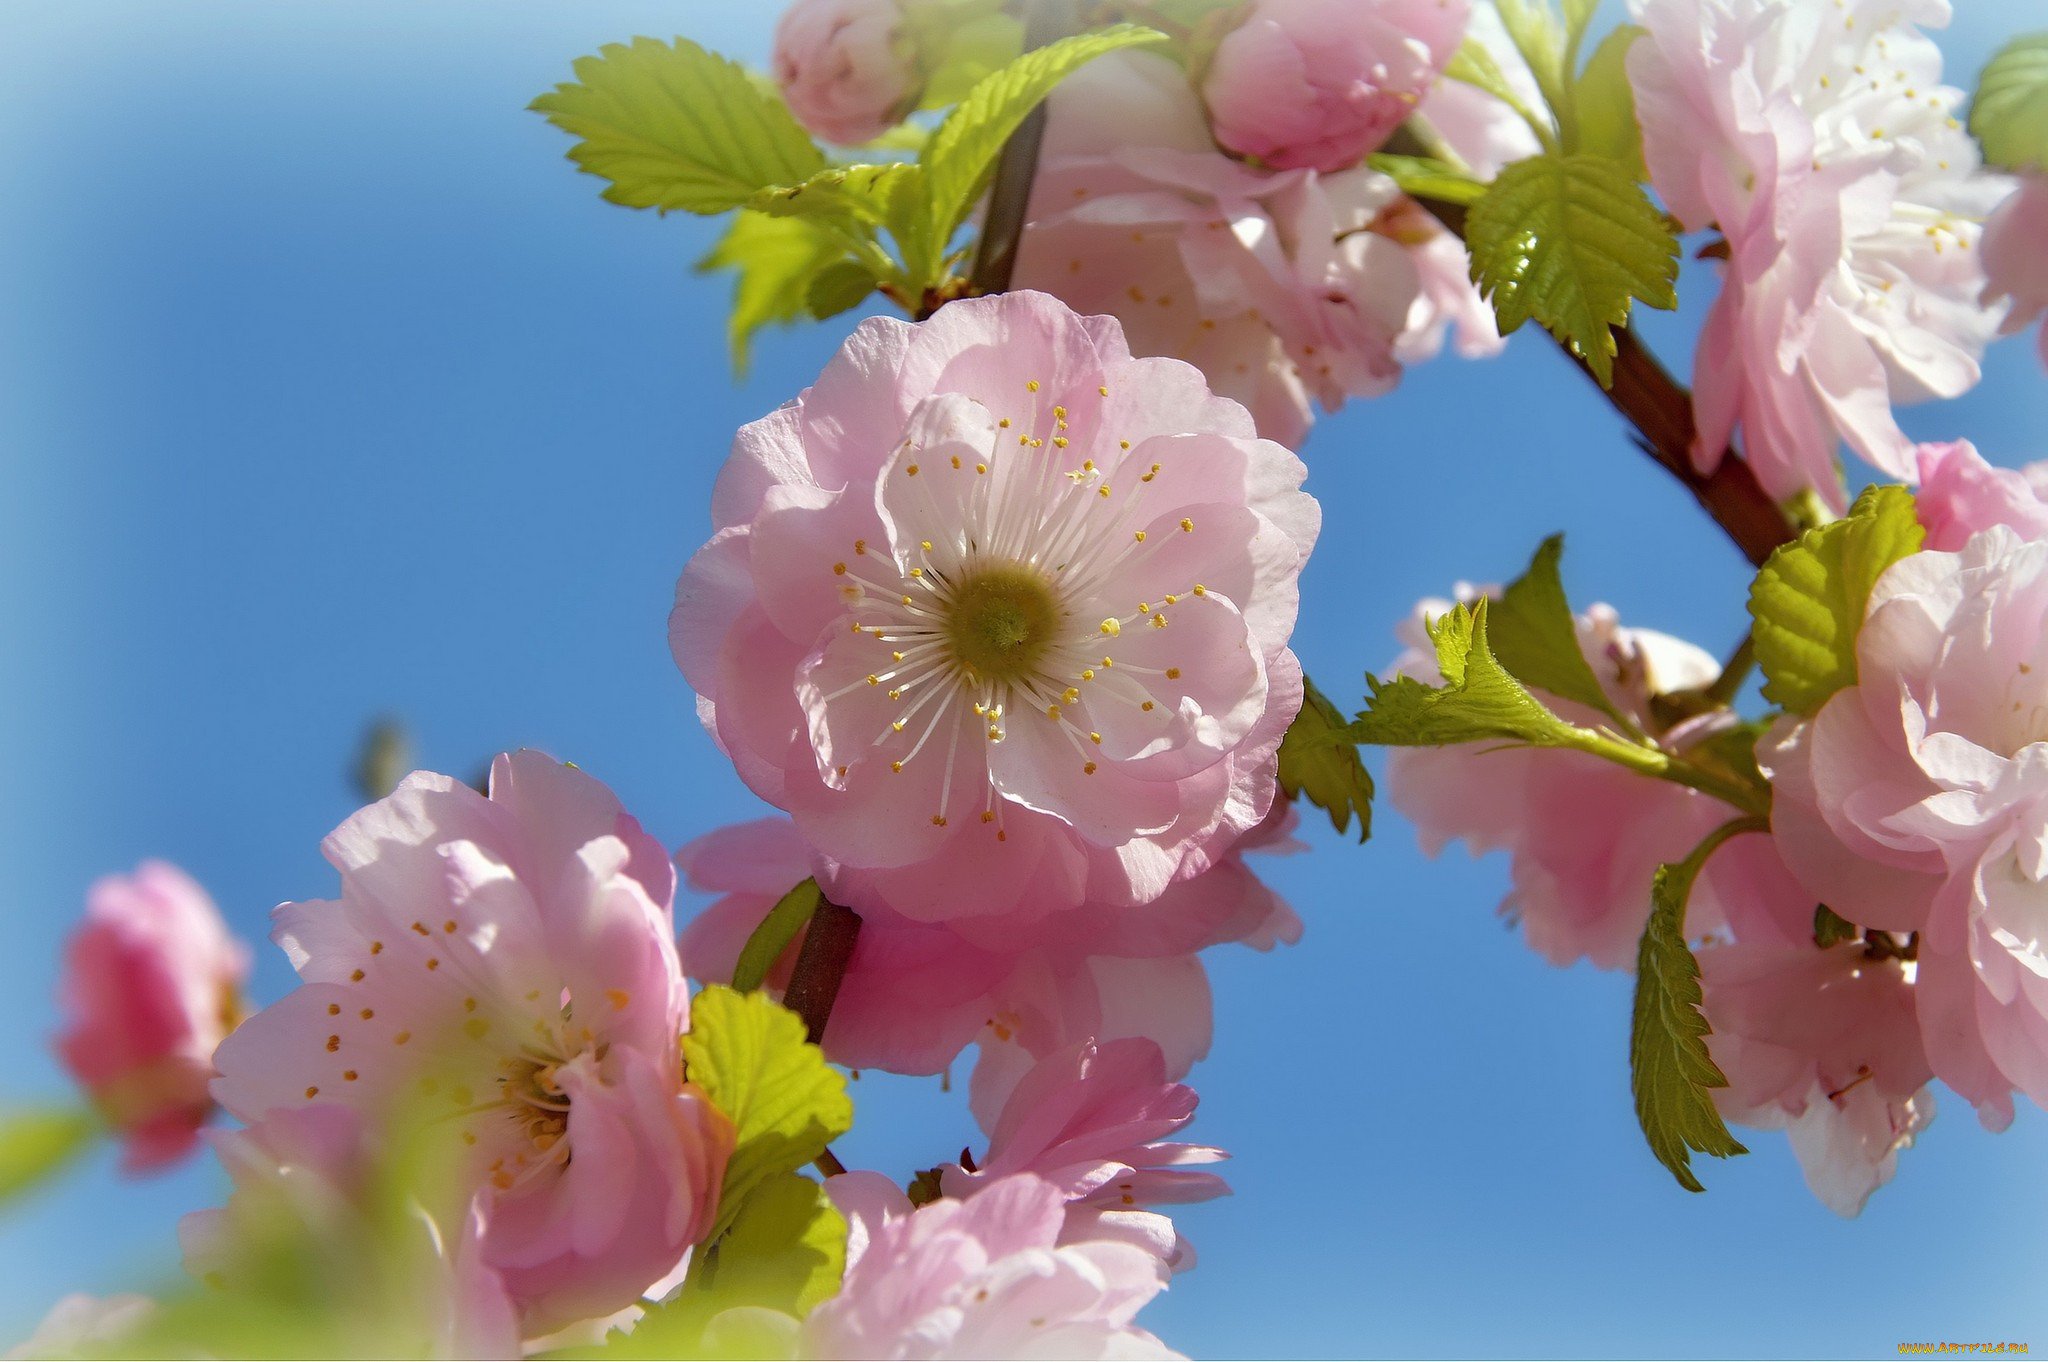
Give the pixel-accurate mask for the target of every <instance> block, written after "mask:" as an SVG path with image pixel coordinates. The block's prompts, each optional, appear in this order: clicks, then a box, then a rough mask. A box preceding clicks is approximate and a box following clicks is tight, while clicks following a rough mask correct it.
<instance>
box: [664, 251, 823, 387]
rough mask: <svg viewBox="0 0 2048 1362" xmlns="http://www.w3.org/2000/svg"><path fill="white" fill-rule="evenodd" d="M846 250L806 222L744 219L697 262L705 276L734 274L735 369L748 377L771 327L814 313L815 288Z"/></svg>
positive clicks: (731, 326) (731, 333)
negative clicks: (753, 348)
mask: <svg viewBox="0 0 2048 1362" xmlns="http://www.w3.org/2000/svg"><path fill="white" fill-rule="evenodd" d="M845 254H846V247H845V244H844V243H843V242H842V241H841V240H840V239H839V238H837V237H836V236H834V235H833V234H832V233H830V232H829V231H826V230H824V229H823V228H820V227H819V226H818V225H817V224H816V223H814V222H811V221H809V220H808V219H804V218H771V217H769V216H767V215H766V214H763V213H740V214H738V215H737V216H735V217H734V218H733V220H732V226H730V227H728V228H727V229H726V232H725V235H724V236H722V237H720V238H719V240H718V244H717V245H715V246H713V247H712V248H711V251H710V253H709V254H707V255H706V256H705V257H704V258H703V259H702V260H700V261H698V262H697V268H698V269H699V270H700V271H709V270H721V269H729V270H734V271H736V272H737V274H738V278H737V279H736V280H735V281H734V283H733V299H732V315H731V316H730V317H729V318H727V320H726V332H727V336H728V338H729V339H730V341H731V345H732V363H733V368H734V369H735V370H736V371H737V372H738V373H740V374H741V375H742V376H744V375H745V374H746V372H747V365H748V360H749V349H750V345H751V342H752V340H753V337H754V333H755V332H757V331H759V330H760V329H761V328H762V327H764V326H767V325H769V324H770V323H788V322H793V321H795V320H797V319H798V318H799V317H803V316H806V315H807V314H809V312H810V302H811V283H812V281H813V280H814V279H816V278H817V276H818V275H819V273H820V272H822V271H823V270H824V269H825V268H826V267H827V266H828V265H831V264H832V263H834V262H835V261H838V260H840V259H843V258H844V256H845Z"/></svg>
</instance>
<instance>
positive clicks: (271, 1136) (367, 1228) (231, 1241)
mask: <svg viewBox="0 0 2048 1362" xmlns="http://www.w3.org/2000/svg"><path fill="white" fill-rule="evenodd" d="M212 1143H213V1148H214V1151H215V1152H216V1153H217V1154H218V1155H219V1156H220V1161H221V1164H222V1166H223V1167H225V1168H226V1170H227V1173H228V1176H229V1177H230V1178H231V1179H232V1180H233V1183H234V1190H233V1192H232V1193H231V1194H230V1195H229V1198H228V1203H227V1205H226V1206H225V1207H223V1208H221V1209H218V1210H209V1211H197V1212H194V1213H193V1214H191V1215H188V1216H186V1217H185V1218H184V1220H183V1221H181V1222H180V1223H179V1226H178V1237H179V1239H180V1240H181V1242H182V1243H183V1245H184V1249H185V1266H186V1270H187V1271H189V1272H190V1273H191V1274H192V1275H193V1276H194V1277H197V1278H199V1279H200V1280H201V1281H204V1282H205V1283H207V1284H208V1286H210V1287H212V1288H213V1289H215V1290H226V1291H230V1292H233V1291H235V1290H237V1289H243V1288H253V1289H254V1290H255V1291H257V1292H259V1293H260V1292H261V1291H263V1290H264V1289H266V1287H265V1284H266V1283H267V1282H269V1281H272V1280H274V1279H275V1277H276V1274H277V1273H278V1271H279V1265H280V1261H283V1262H286V1263H290V1262H292V1261H293V1259H294V1258H297V1257H306V1258H310V1259H312V1260H313V1261H312V1262H310V1263H308V1264H307V1268H308V1273H307V1280H306V1282H305V1284H304V1286H305V1288H306V1289H308V1290H312V1291H317V1292H318V1293H320V1294H319V1296H318V1301H319V1303H320V1304H321V1305H323V1306H324V1307H325V1309H326V1311H328V1312H332V1314H333V1316H334V1318H333V1321H332V1324H331V1326H330V1327H332V1328H334V1329H337V1330H341V1331H345V1332H346V1334H347V1335H348V1336H349V1337H350V1338H351V1339H352V1340H353V1342H354V1343H355V1345H356V1346H358V1347H363V1348H364V1349H365V1351H368V1352H379V1351H383V1350H384V1349H386V1348H388V1349H390V1350H391V1351H392V1352H393V1353H394V1354H397V1355H410V1356H420V1357H484V1358H489V1357H517V1356H519V1354H520V1335H519V1327H518V1314H517V1311H516V1308H515V1306H514V1303H513V1301H512V1299H511V1298H510V1297H509V1296H508V1295H507V1294H506V1291H505V1285H504V1281H503V1279H502V1276H501V1274H500V1273H498V1272H497V1271H495V1270H494V1269H492V1268H491V1267H489V1266H488V1265H486V1263H485V1262H484V1253H483V1249H482V1243H481V1240H482V1235H483V1226H484V1216H485V1213H486V1208H487V1205H488V1193H487V1192H486V1191H485V1190H483V1189H478V1190H477V1191H476V1192H475V1193H474V1194H472V1195H471V1196H470V1197H469V1198H468V1199H467V1201H465V1200H464V1199H463V1198H462V1197H461V1195H460V1194H459V1193H458V1194H456V1195H455V1196H452V1197H450V1198H449V1200H450V1202H451V1203H452V1204H451V1205H450V1206H448V1207H447V1208H445V1210H446V1211H447V1212H449V1214H448V1216H447V1218H448V1219H449V1220H450V1221H451V1223H452V1227H453V1228H452V1229H451V1230H449V1231H446V1232H444V1231H443V1230H441V1229H439V1228H437V1227H435V1226H433V1224H432V1222H431V1219H430V1218H419V1219H414V1218H411V1217H405V1218H402V1219H401V1220H399V1222H398V1223H395V1224H394V1223H392V1222H391V1220H390V1217H389V1212H388V1210H386V1209H385V1207H387V1206H388V1205H391V1204H395V1203H396V1202H397V1201H398V1200H399V1199H400V1198H405V1199H408V1200H416V1199H417V1198H420V1197H422V1196H424V1197H427V1198H429V1199H431V1198H432V1197H433V1196H434V1195H435V1194H436V1192H437V1191H438V1190H439V1189H438V1188H436V1187H434V1186H431V1185H427V1186H421V1187H417V1188H410V1187H401V1186H398V1185H396V1184H392V1183H390V1179H391V1177H392V1176H393V1174H394V1170H393V1169H391V1168H389V1167H383V1168H380V1167H379V1163H380V1160H383V1159H388V1154H384V1153H382V1152H380V1151H379V1150H378V1149H377V1147H376V1141H375V1136H374V1134H373V1131H372V1128H371V1127H370V1126H369V1125H368V1124H367V1123H366V1121H365V1119H364V1116H363V1113H361V1112H360V1111H358V1110H356V1109H355V1108H352V1107H346V1106H341V1105H338V1104H335V1103H329V1102H316V1103H312V1104H310V1105H306V1106H300V1107H291V1108H284V1109H280V1110H278V1111H275V1112H273V1113H272V1114H271V1115H269V1116H267V1117H265V1118H264V1119H263V1120H261V1121H259V1122H257V1123H256V1124H255V1125H253V1126H251V1127H249V1128H248V1129H246V1130H237V1131H232V1132H225V1133H217V1134H215V1135H214V1136H213V1137H212ZM287 1270H289V1269H287ZM373 1300H374V1301H378V1302H382V1303H385V1305H386V1306H387V1307H388V1305H389V1304H390V1303H392V1302H404V1309H403V1310H402V1311H400V1312H398V1313H396V1314H393V1313H391V1312H390V1311H389V1310H388V1308H387V1309H386V1310H384V1311H382V1312H380V1313H379V1314H377V1315H376V1316H375V1317H374V1318H363V1317H360V1315H359V1310H360V1306H361V1304H362V1303H363V1302H366V1301H373ZM313 1321H314V1317H312V1316H310V1315H309V1317H308V1320H307V1322H308V1323H312V1322H313ZM366 1339H375V1340H378V1342H377V1343H376V1344H366V1343H365V1340H366Z"/></svg>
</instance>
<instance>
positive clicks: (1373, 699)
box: [1350, 599, 1592, 747]
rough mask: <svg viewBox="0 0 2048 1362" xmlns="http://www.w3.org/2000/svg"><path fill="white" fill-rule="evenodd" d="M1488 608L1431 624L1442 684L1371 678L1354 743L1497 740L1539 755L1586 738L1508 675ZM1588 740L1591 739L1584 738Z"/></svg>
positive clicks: (1476, 606) (1475, 606)
mask: <svg viewBox="0 0 2048 1362" xmlns="http://www.w3.org/2000/svg"><path fill="white" fill-rule="evenodd" d="M1486 629H1487V602H1486V601H1485V600H1483V599H1482V600H1478V601H1474V602H1473V603H1472V604H1471V605H1470V606H1469V607H1467V606H1464V605H1458V606H1453V607H1452V608H1451V611H1450V613H1448V614H1445V615H1440V616H1438V617H1437V618H1436V619H1434V620H1431V621H1430V625H1429V634H1430V639H1431V640H1432V641H1433V642H1434V643H1435V644H1436V651H1437V666H1438V668H1439V669H1440V670H1441V671H1442V672H1443V676H1444V684H1443V685H1442V686H1437V687H1432V686H1427V685H1424V684H1423V683H1422V682H1420V681H1417V680H1415V679H1414V678H1413V677H1407V676H1400V677H1395V678H1394V679H1393V680H1391V681H1385V682H1382V681H1380V680H1379V679H1378V678H1377V677H1371V676H1368V677H1367V678H1366V681H1367V683H1368V684H1369V685H1370V686H1371V687H1372V694H1371V696H1370V697H1369V698H1368V700H1367V709H1366V712H1365V713H1363V714H1361V715H1359V716H1358V718H1357V719H1355V720H1353V721H1352V724H1351V728H1350V733H1351V735H1352V738H1353V740H1354V741H1356V742H1369V743H1376V744H1379V745H1382V746H1387V747H1442V746H1445V745H1447V744H1450V743H1461V742H1483V741H1486V740H1488V739H1501V740H1505V741H1509V742H1524V743H1532V744H1535V745H1537V746H1543V747H1575V746H1579V745H1580V743H1579V741H1578V738H1579V735H1580V734H1581V733H1582V732H1583V730H1580V729H1576V728H1574V727H1573V726H1572V725H1571V724H1568V723H1566V722H1565V721H1564V720H1562V719H1560V718H1558V717H1557V716H1556V715H1555V714H1552V713H1551V712H1550V711H1549V710H1548V709H1546V708H1544V707H1543V703H1542V702H1541V701H1539V700H1538V699H1536V697H1535V696H1533V695H1531V694H1529V692H1528V691H1527V690H1526V689H1525V688H1524V687H1523V686H1522V683H1521V682H1519V681H1517V680H1515V678H1514V677H1512V676H1510V675H1508V673H1507V670H1506V669H1505V668H1504V667H1502V666H1501V664H1500V661H1499V660H1498V659H1497V658H1496V657H1495V656H1494V653H1493V649H1492V647H1491V645H1490V644H1489V642H1488V640H1487V633H1486ZM1586 736H1588V737H1590V736H1592V735H1590V734H1588V735H1586Z"/></svg>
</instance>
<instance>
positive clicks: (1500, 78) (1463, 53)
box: [1444, 37, 1557, 150]
mask: <svg viewBox="0 0 2048 1362" xmlns="http://www.w3.org/2000/svg"><path fill="white" fill-rule="evenodd" d="M1444 76H1445V77H1446V78H1447V79H1450V80H1455V81H1459V82H1461V83H1463V84H1466V85H1470V86H1472V87H1473V88H1474V89H1477V90H1484V91H1485V92H1486V93H1487V94H1489V95H1492V96H1493V97H1494V98H1495V99H1497V100H1499V101H1500V102H1501V103H1503V104H1505V105H1507V106H1508V107H1509V108H1510V109H1512V110H1514V111H1515V112H1516V113H1517V114H1520V115H1521V117H1522V121H1523V122H1524V123H1527V124H1528V125H1529V129H1530V131H1532V132H1534V133H1535V134H1536V140H1537V141H1539V142H1541V143H1542V144H1543V145H1544V147H1545V148H1547V149H1551V150H1555V149H1556V146H1557V128H1556V126H1555V124H1554V123H1553V122H1552V121H1551V119H1550V118H1549V117H1548V116H1547V115H1546V114H1545V113H1543V112H1542V111H1539V110H1537V109H1532V108H1530V107H1529V105H1528V104H1526V103H1525V102H1523V99H1522V95H1521V92H1520V91H1518V90H1516V89H1515V86H1514V82H1512V81H1510V80H1509V79H1508V75H1507V72H1506V71H1504V70H1502V69H1501V65H1500V62H1499V61H1498V60H1497V59H1496V58H1495V57H1494V55H1493V53H1492V52H1491V51H1489V50H1488V49H1487V47H1486V46H1485V45H1484V44H1483V43H1481V42H1480V41H1479V40H1478V39H1477V38H1472V37H1467V38H1466V39H1465V41H1464V42H1463V43H1461V44H1460V45H1459V47H1458V50H1457V51H1456V52H1453V53H1452V54H1451V59H1450V61H1449V62H1448V63H1447V64H1446V65H1445V66H1444Z"/></svg>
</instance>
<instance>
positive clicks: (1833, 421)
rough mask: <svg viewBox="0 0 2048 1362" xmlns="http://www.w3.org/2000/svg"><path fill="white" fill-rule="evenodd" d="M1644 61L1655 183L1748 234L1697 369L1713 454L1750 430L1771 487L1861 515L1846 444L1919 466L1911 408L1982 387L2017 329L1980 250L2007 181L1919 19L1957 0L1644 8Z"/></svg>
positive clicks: (1706, 216)
mask: <svg viewBox="0 0 2048 1362" xmlns="http://www.w3.org/2000/svg"><path fill="white" fill-rule="evenodd" d="M1633 9H1634V13H1635V17H1636V19H1637V21H1638V22H1639V23H1640V24H1642V25H1643V26H1644V28H1645V29H1647V31H1648V32H1647V36H1646V37H1645V38H1644V39H1642V40H1641V41H1639V42H1637V43H1636V45H1635V46H1634V48H1633V49H1632V50H1631V51H1630V53H1629V58H1628V68H1629V75H1630V80H1631V83H1632V84H1633V86H1634V89H1635V94H1636V105H1637V109H1638V112H1639V114H1640V116H1641V120H1642V126H1643V150H1644V156H1645V158H1646V159H1647V161H1648V163H1649V167H1650V176H1651V180H1652V182H1653V183H1654V185H1655V186H1656V188H1657V191H1658V193H1659V194H1661V195H1662V196H1663V198H1664V201H1665V203H1666V204H1667V205H1669V207H1670V209H1671V211H1672V212H1673V214H1675V215H1676V216H1677V217H1678V219H1679V220H1680V222H1682V223H1683V224H1684V225H1685V226H1686V227H1687V228H1689V229H1699V228H1704V227H1707V226H1709V225H1713V226H1718V227H1719V229H1720V231H1721V233H1722V235H1723V237H1724V238H1725V239H1726V242H1727V254H1728V265H1727V269H1726V271H1725V274H1724V280H1723V285H1722V292H1721V295H1720V297H1719V298H1717V299H1716V300H1715V303H1714V307H1713V310H1712V311H1711V313H1710V314H1709V316H1708V319H1707V322H1706V324H1705V328H1704V330H1703V331H1702V333H1701V337H1700V343H1699V346H1698V350H1697V356H1698V357H1697V360H1696V362H1695V366H1694V390H1695V393H1696V403H1697V414H1698V421H1699V432H1698V439H1697V442H1696V444H1695V446H1694V462H1695V463H1696V464H1697V465H1698V467H1699V468H1700V470H1701V471H1703V472H1707V471H1711V470H1712V469H1713V468H1714V467H1715V466H1716V465H1717V464H1718V463H1719V461H1720V459H1721V456H1722V453H1723V451H1724V450H1726V448H1727V447H1728V441H1729V437H1730V435H1731V432H1732V431H1733V430H1734V428H1735V427H1737V426H1740V427H1741V428H1742V431H1743V436H1744V449H1745V452H1746V453H1747V455H1748V457H1749V459H1750V462H1751V464H1752V465H1753V466H1754V467H1755V469H1756V472H1757V476H1758V479H1759V480H1760V481H1761V482H1762V483H1763V485H1764V488H1765V490H1767V491H1769V492H1771V493H1772V494H1773V495H1774V496H1778V497H1789V496H1792V495H1794V494H1795V493H1797V492H1799V491H1800V490H1802V489H1803V488H1807V487H1811V488H1814V489H1816V490H1818V491H1820V492H1821V493H1822V495H1823V496H1825V497H1826V498H1827V499H1828V500H1829V501H1830V502H1831V503H1833V504H1834V505H1835V506H1836V507H1837V509H1839V508H1840V506H1841V505H1842V498H1843V494H1842V490H1841V486H1840V479H1839V477H1838V475H1837V473H1836V470H1835V464H1834V458H1835V450H1836V447H1837V445H1838V443H1839V442H1840V441H1842V440H1846V441H1847V442H1848V443H1849V445H1850V446H1851V447H1852V448H1853V449H1854V450H1855V451H1856V452H1857V453H1858V454H1859V455H1860V456H1862V457H1863V458H1864V459H1865V460H1866V461H1868V462H1870V463H1872V464H1874V465H1876V466H1877V467H1878V468H1880V469H1883V470H1884V471H1886V472H1888V473H1891V474H1892V475H1893V476H1895V477H1901V478H1910V477H1912V476H1913V472H1914V470H1913V466H1912V456H1911V442H1910V441H1908V440H1907V438H1906V437H1905V435H1904V434H1903V433H1901V431H1900V430H1899V427H1898V424H1897V422H1896V421H1895V420H1894V419H1893V416H1892V408H1893V406H1895V405H1898V404H1903V403H1906V402H1910V401H1914V400H1918V399H1921V398H1925V397H1929V396H1940V397H1954V396H1956V395H1958V394H1960V393H1962V392H1964V391H1966V390H1967V389H1968V388H1970V387H1971V386H1973V385H1974V384H1975V383H1976V382H1977V378H1978V359H1979V357H1980V356H1981V354H1982V353H1983V349H1984V346H1985V344H1986V342H1988V341H1989V340H1990V338H1991V335H1992V333H1993V331H1994V330H1995V328H1996V322H1997V318H1996V315H1995V314H1994V313H1991V312H1987V311H1986V310H1984V309H1983V308H1981V307H1980V306H1978V303H1977V297H1978V294H1979V293H1980V292H1981V291H1982V290H1983V288H1984V285H1985V278H1984V270H1983V264H1982V262H1981V261H1980V260H1979V258H1978V257H1979V255H1980V252H1979V251H1978V250H1976V249H1975V247H1976V245H1977V240H1978V237H1979V235H1980V233H1981V226H1980V224H1981V223H1982V221H1983V219H1984V217H1985V216H1986V215H1987V214H1988V213H1989V212H1990V211H1991V209H1992V208H1993V206H1994V205H1995V204H1996V203H1997V201H1998V199H1999V197H2000V195H2001V194H2002V192H2003V190H2004V186H2005V181H2003V180H2002V179H2001V178H2000V177H1997V176H1994V175H1989V174H1986V173H1984V172H1983V171H1982V170H1981V169H1980V160H1979V156H1978V152H1977V148H1976V144H1975V143H1974V142H1973V141H1972V140H1971V138H1970V136H1969V134H1968V133H1967V132H1965V131H1964V130H1963V127H1962V124H1961V123H1960V121H1958V120H1957V119H1956V118H1955V117H1954V110H1955V107H1956V106H1957V105H1958V104H1959V103H1960V102H1961V100H1962V98H1963V96H1962V94H1961V92H1960V91H1958V90H1955V89H1953V88H1951V87H1949V86H1946V85H1943V84H1942V83H1941V54H1940V52H1939V51H1938V50H1937V49H1936V48H1935V46H1934V44H1933V43H1932V42H1930V41H1929V40H1928V39H1927V38H1926V36H1925V35H1923V34H1922V33H1921V32H1919V30H1918V29H1916V28H1915V27H1914V26H1913V25H1914V23H1922V24H1943V23H1946V22H1947V18H1948V6H1947V4H1946V3H1945V0H1918V2H1917V3H1914V4H1910V5H1907V6H1905V7H1903V8H1902V7H1901V6H1900V5H1899V4H1898V3H1897V0H1855V2H1854V3H1844V4H1843V5H1840V6H1822V5H1813V4H1806V3H1801V2H1799V0H1634V3H1633Z"/></svg>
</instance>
